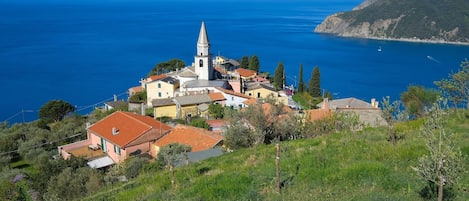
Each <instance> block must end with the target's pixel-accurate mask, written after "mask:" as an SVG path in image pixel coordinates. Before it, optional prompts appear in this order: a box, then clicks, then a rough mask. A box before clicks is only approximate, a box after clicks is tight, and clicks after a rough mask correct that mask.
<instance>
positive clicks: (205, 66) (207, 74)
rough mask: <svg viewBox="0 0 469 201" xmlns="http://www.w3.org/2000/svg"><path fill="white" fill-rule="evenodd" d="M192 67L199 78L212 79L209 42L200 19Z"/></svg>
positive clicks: (203, 23)
mask: <svg viewBox="0 0 469 201" xmlns="http://www.w3.org/2000/svg"><path fill="white" fill-rule="evenodd" d="M194 68H195V73H196V74H197V75H198V76H199V78H198V79H199V80H213V79H214V72H213V71H214V70H213V64H212V55H211V54H210V42H209V40H208V36H207V30H206V29H205V22H204V21H202V25H201V26H200V32H199V39H198V40H197V54H196V55H195V57H194Z"/></svg>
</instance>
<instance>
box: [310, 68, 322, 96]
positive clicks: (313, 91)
mask: <svg viewBox="0 0 469 201" xmlns="http://www.w3.org/2000/svg"><path fill="white" fill-rule="evenodd" d="M308 92H309V94H310V95H311V96H312V97H321V75H320V73H319V67H317V66H316V67H314V69H313V72H312V74H311V79H310V80H309V83H308Z"/></svg>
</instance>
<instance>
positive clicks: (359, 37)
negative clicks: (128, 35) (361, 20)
mask: <svg viewBox="0 0 469 201" xmlns="http://www.w3.org/2000/svg"><path fill="white" fill-rule="evenodd" d="M313 33H317V34H326V35H332V36H336V37H343V38H357V39H370V40H381V41H397V42H409V43H427V44H441V45H460V46H469V42H454V41H444V40H429V39H414V38H381V37H375V36H344V35H341V34H335V33H329V32H317V31H314V30H313Z"/></svg>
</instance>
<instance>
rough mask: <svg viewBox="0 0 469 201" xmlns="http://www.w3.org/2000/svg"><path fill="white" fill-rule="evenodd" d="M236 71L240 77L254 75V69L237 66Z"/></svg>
mask: <svg viewBox="0 0 469 201" xmlns="http://www.w3.org/2000/svg"><path fill="white" fill-rule="evenodd" d="M236 72H238V73H239V75H240V76H241V77H251V76H255V75H256V71H253V70H249V69H244V68H238V69H236Z"/></svg>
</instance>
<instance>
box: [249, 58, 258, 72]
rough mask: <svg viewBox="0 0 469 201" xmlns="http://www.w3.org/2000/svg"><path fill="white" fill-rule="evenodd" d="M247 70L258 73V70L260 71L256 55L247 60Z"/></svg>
mask: <svg viewBox="0 0 469 201" xmlns="http://www.w3.org/2000/svg"><path fill="white" fill-rule="evenodd" d="M249 69H250V70H253V71H256V72H259V69H260V64H259V58H257V56H256V55H254V56H252V57H251V59H249Z"/></svg>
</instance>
